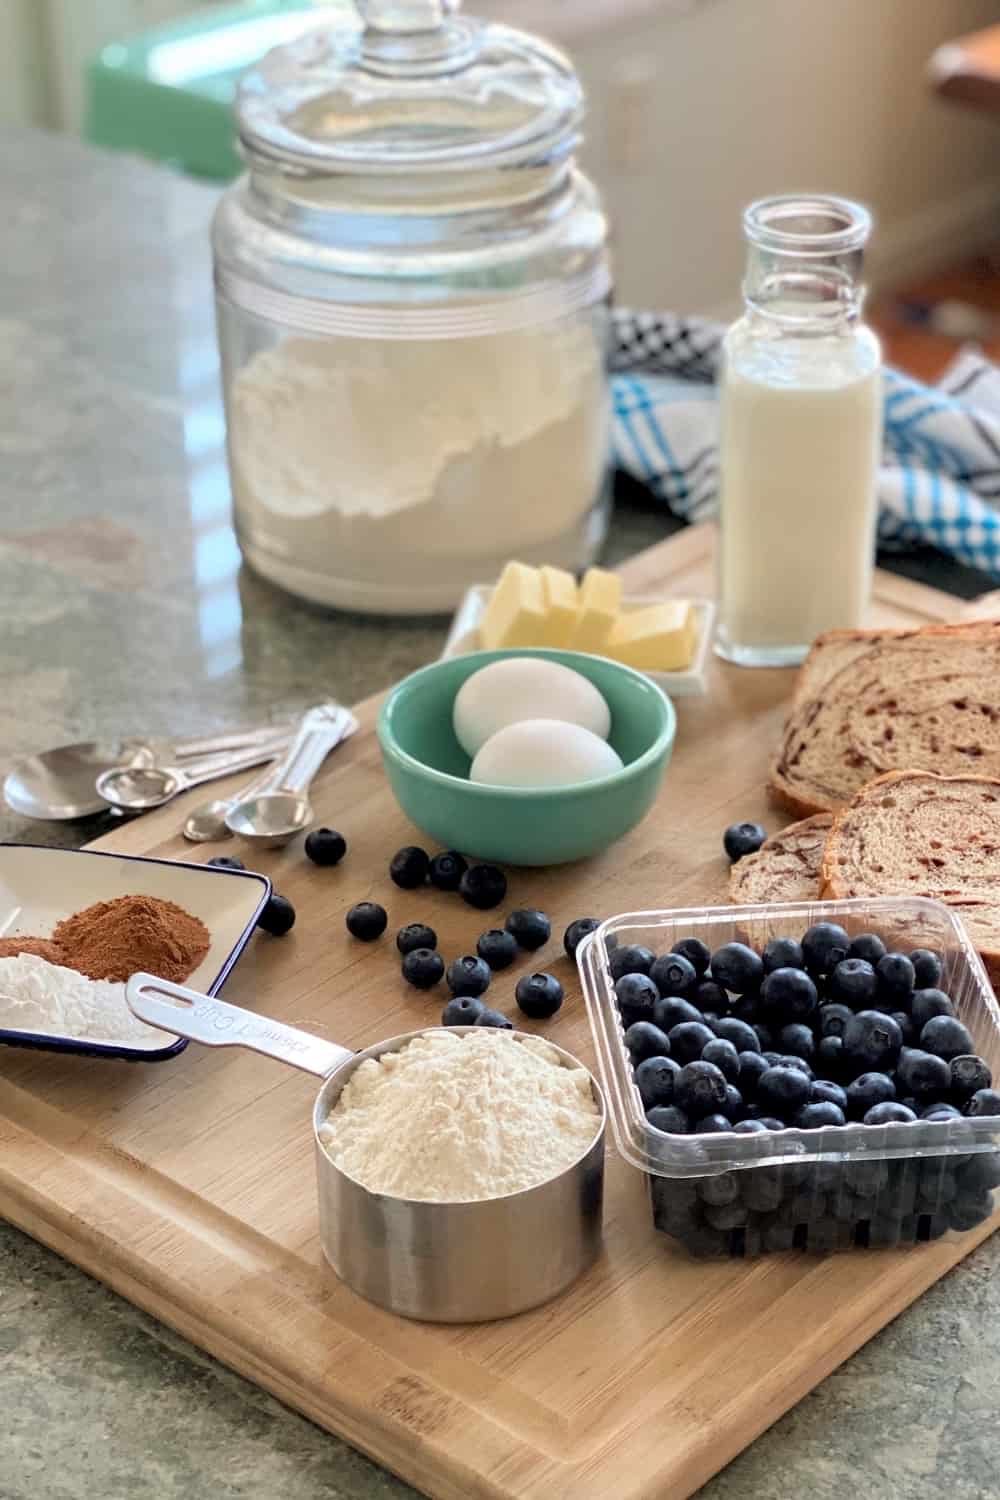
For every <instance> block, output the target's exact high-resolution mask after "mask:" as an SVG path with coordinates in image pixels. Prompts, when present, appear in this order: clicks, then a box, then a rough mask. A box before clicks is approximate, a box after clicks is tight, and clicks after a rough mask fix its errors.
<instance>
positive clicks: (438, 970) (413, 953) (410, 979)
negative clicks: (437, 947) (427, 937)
mask: <svg viewBox="0 0 1000 1500" xmlns="http://www.w3.org/2000/svg"><path fill="white" fill-rule="evenodd" d="M403 978H404V979H405V980H406V982H407V984H412V985H413V987H414V988H415V989H418V990H430V989H433V988H434V986H435V985H436V984H439V983H440V981H441V980H442V979H443V978H444V959H443V958H442V957H441V955H440V953H435V952H434V950H433V948H413V949H410V950H409V951H408V952H407V954H406V956H405V957H404V959H403Z"/></svg>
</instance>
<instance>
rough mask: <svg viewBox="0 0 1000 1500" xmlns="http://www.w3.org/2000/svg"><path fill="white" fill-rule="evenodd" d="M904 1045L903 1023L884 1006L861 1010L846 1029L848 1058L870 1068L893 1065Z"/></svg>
mask: <svg viewBox="0 0 1000 1500" xmlns="http://www.w3.org/2000/svg"><path fill="white" fill-rule="evenodd" d="M883 962H884V960H883ZM902 1045H903V1038H902V1035H901V1033H900V1030H899V1027H898V1026H897V1025H896V1023H895V1021H894V1020H893V1019H892V1017H891V1016H887V1015H884V1014H883V1012H882V1011H880V1010H860V1011H858V1013H857V1015H856V1016H852V1017H851V1019H850V1020H849V1021H848V1023H847V1026H846V1028H845V1031H844V1053H845V1055H846V1057H847V1059H848V1061H849V1062H851V1063H853V1064H854V1066H855V1067H857V1068H859V1069H863V1070H865V1071H866V1072H867V1071H871V1072H878V1071H880V1070H882V1069H885V1068H891V1067H893V1066H894V1065H895V1063H896V1059H897V1058H898V1057H899V1053H900V1048H901V1047H902Z"/></svg>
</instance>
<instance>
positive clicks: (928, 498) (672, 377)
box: [612, 308, 1000, 578]
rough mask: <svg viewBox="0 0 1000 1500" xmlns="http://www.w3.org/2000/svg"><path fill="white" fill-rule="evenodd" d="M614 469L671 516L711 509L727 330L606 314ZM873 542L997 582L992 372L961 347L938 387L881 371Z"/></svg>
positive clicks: (996, 376)
mask: <svg viewBox="0 0 1000 1500" xmlns="http://www.w3.org/2000/svg"><path fill="white" fill-rule="evenodd" d="M614 332H615V343H614V352H613V355H612V370H613V372H614V375H613V382H612V384H613V401H614V446H615V460H616V462H617V464H618V466H619V467H620V468H622V469H625V470H627V471H628V472H629V473H630V474H633V475H634V476H635V477H636V478H637V479H641V480H643V481H644V482H645V483H646V484H647V485H648V486H649V488H650V489H651V490H652V491H653V492H654V494H656V495H658V496H659V497H660V498H661V499H662V500H663V501H665V503H666V504H667V505H668V506H669V507H670V509H671V510H672V511H674V512H675V514H677V515H678V516H681V517H683V518H684V519H685V520H689V521H701V520H705V519H706V518H707V517H709V516H711V515H712V514H713V512H714V510H715V506H716V499H717V488H718V406H717V402H716V399H715V390H714V387H713V385H712V381H713V378H714V374H715V368H716V361H717V359H718V354H719V346H720V343H721V339H722V334H723V332H724V330H723V328H722V327H721V326H720V325H719V324H717V323H709V322H706V321H704V320H702V319H697V318H679V317H674V316H672V315H670V314H669V313H648V312H634V311H632V310H631V309H629V308H618V309H616V311H615V313H614ZM878 495H879V541H880V543H881V544H882V545H883V546H888V547H893V548H896V549H904V548H906V547H912V546H920V545H928V546H932V547H937V548H938V549H939V550H940V551H941V552H946V553H948V554H949V555H950V556H952V557H954V558H957V559H958V560H959V561H960V562H963V563H967V564H969V565H970V566H971V567H974V568H981V569H982V570H983V572H986V573H992V574H993V575H994V576H995V577H997V578H1000V368H998V366H996V365H994V364H993V363H992V362H991V361H990V360H988V359H986V358H985V357H984V356H983V355H982V354H980V353H978V352H976V351H975V350H972V349H969V350H965V351H963V352H962V353H961V354H959V355H958V357H957V358H956V359H955V361H954V362H953V364H952V365H951V367H950V368H949V369H948V371H947V372H946V374H945V375H944V377H943V379H942V380H941V382H940V383H939V384H938V385H934V386H927V385H922V384H921V383H920V381H918V380H913V379H912V378H911V377H909V376H907V375H902V374H900V372H899V371H898V370H893V369H887V370H886V372H885V447H884V451H883V455H882V467H881V470H880V472H879V489H878Z"/></svg>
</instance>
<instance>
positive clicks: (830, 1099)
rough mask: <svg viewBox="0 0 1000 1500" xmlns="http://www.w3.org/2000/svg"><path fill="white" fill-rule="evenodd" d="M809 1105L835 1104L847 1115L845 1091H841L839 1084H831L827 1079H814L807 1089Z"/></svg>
mask: <svg viewBox="0 0 1000 1500" xmlns="http://www.w3.org/2000/svg"><path fill="white" fill-rule="evenodd" d="M809 1103H810V1104H835V1105H836V1106H837V1108H838V1109H842V1110H843V1112H844V1115H845V1117H846V1115H847V1090H846V1089H842V1088H841V1087H840V1084H839V1083H831V1082H830V1081H829V1079H827V1078H816V1079H814V1080H813V1082H812V1084H811V1085H810V1088H809Z"/></svg>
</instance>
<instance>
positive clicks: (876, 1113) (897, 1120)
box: [864, 1101, 917, 1125]
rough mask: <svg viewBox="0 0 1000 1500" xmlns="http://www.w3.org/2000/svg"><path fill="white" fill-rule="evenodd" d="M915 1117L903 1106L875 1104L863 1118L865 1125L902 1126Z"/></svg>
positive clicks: (911, 1111) (889, 1103)
mask: <svg viewBox="0 0 1000 1500" xmlns="http://www.w3.org/2000/svg"><path fill="white" fill-rule="evenodd" d="M916 1118H917V1117H916V1115H915V1114H914V1113H913V1110H912V1109H907V1107H906V1105H905V1104H894V1103H892V1102H891V1101H889V1102H887V1103H885V1104H875V1105H873V1106H872V1108H871V1109H870V1110H869V1111H868V1113H867V1114H866V1115H865V1117H864V1123H865V1124H866V1125H897V1124H898V1125H903V1124H906V1123H907V1122H908V1121H910V1120H915V1119H916Z"/></svg>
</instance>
